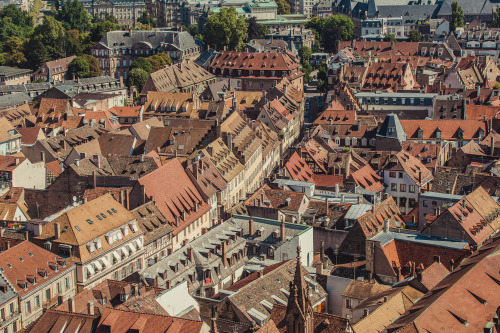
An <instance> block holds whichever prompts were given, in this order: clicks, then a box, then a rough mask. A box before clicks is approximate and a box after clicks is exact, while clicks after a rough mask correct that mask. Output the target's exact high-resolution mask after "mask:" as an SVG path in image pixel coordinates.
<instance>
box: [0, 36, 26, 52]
mask: <svg viewBox="0 0 500 333" xmlns="http://www.w3.org/2000/svg"><path fill="white" fill-rule="evenodd" d="M3 50H4V51H5V52H7V53H11V54H14V53H17V52H23V41H22V40H21V38H19V37H15V36H14V37H10V38H9V39H7V40H6V41H5V43H4V46H3Z"/></svg>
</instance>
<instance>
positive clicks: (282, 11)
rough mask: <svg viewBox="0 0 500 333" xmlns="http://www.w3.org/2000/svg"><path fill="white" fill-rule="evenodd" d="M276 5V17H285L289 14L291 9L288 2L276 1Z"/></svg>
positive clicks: (283, 0) (284, 0)
mask: <svg viewBox="0 0 500 333" xmlns="http://www.w3.org/2000/svg"><path fill="white" fill-rule="evenodd" d="M276 4H277V5H278V15H286V14H290V12H291V7H290V4H289V3H288V1H286V0H276Z"/></svg>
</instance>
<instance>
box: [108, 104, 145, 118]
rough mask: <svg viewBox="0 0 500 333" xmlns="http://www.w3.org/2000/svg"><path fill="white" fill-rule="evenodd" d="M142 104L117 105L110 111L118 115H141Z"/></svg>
mask: <svg viewBox="0 0 500 333" xmlns="http://www.w3.org/2000/svg"><path fill="white" fill-rule="evenodd" d="M140 110H141V106H140V105H139V106H115V107H113V108H110V109H109V111H110V112H111V113H113V114H115V115H117V116H118V117H139V112H140Z"/></svg>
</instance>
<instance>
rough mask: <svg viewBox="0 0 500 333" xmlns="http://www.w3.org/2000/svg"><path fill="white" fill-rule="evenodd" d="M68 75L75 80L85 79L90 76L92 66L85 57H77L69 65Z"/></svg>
mask: <svg viewBox="0 0 500 333" xmlns="http://www.w3.org/2000/svg"><path fill="white" fill-rule="evenodd" d="M68 75H69V77H71V78H73V76H74V77H77V78H84V77H89V76H90V65H89V62H88V61H87V59H86V58H85V57H76V58H75V59H73V61H72V62H71V63H70V64H69V65H68Z"/></svg>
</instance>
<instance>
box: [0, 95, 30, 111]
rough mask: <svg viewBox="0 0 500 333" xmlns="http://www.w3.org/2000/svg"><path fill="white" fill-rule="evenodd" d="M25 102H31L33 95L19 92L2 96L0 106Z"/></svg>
mask: <svg viewBox="0 0 500 333" xmlns="http://www.w3.org/2000/svg"><path fill="white" fill-rule="evenodd" d="M24 102H31V97H29V96H28V94H27V93H23V92H19V93H14V94H8V95H3V96H0V108H8V107H10V106H14V105H19V104H22V103H24Z"/></svg>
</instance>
